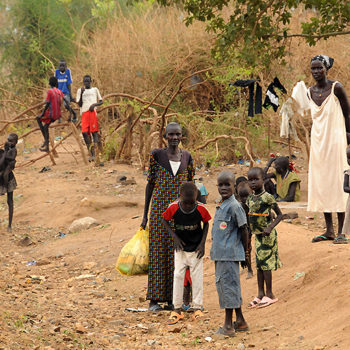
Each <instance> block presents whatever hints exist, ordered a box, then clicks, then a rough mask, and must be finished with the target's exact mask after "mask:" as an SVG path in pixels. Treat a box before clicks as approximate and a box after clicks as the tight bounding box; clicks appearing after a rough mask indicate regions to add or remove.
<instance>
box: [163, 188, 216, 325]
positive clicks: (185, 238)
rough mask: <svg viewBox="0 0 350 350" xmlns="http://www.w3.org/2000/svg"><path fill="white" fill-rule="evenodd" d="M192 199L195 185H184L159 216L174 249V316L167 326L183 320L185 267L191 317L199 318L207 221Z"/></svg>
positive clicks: (204, 209)
mask: <svg viewBox="0 0 350 350" xmlns="http://www.w3.org/2000/svg"><path fill="white" fill-rule="evenodd" d="M196 198H197V187H196V185H195V184H194V183H193V182H185V183H183V184H182V185H181V187H180V198H179V199H178V200H177V201H176V202H174V203H171V204H170V205H169V207H168V208H167V210H166V211H165V212H164V213H163V218H164V225H165V227H166V229H167V230H168V232H169V233H170V234H171V236H172V237H173V239H174V247H175V263H174V264H175V270H174V286H173V305H174V312H172V313H171V315H170V318H169V322H168V324H170V325H171V324H175V323H177V322H178V321H179V320H181V319H183V318H184V316H183V313H182V312H181V305H182V302H183V291H184V278H185V273H186V269H187V267H189V268H190V272H191V280H192V290H193V305H192V309H193V311H194V315H193V317H194V319H197V318H200V317H202V316H203V313H202V311H201V310H202V308H203V256H204V251H205V241H206V238H207V234H208V228H209V223H208V222H209V220H210V219H211V217H210V214H209V212H208V211H207V209H206V208H205V206H204V205H203V204H201V203H199V202H197V201H196ZM171 220H173V222H174V226H175V232H174V231H173V230H172V228H171V226H170V221H171ZM202 223H203V227H202Z"/></svg>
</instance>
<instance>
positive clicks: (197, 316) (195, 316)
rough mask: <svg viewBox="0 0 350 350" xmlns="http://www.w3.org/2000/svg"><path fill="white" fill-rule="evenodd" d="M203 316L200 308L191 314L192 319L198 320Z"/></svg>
mask: <svg viewBox="0 0 350 350" xmlns="http://www.w3.org/2000/svg"><path fill="white" fill-rule="evenodd" d="M203 317H204V314H203V312H202V311H201V310H196V311H195V312H194V314H193V315H192V320H193V321H199V320H201V319H202V318H203Z"/></svg>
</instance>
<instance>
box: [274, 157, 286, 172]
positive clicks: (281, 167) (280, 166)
mask: <svg viewBox="0 0 350 350" xmlns="http://www.w3.org/2000/svg"><path fill="white" fill-rule="evenodd" d="M274 168H275V169H276V173H277V174H280V175H283V174H285V173H286V171H287V170H288V169H289V158H288V157H278V158H276V160H275V162H274Z"/></svg>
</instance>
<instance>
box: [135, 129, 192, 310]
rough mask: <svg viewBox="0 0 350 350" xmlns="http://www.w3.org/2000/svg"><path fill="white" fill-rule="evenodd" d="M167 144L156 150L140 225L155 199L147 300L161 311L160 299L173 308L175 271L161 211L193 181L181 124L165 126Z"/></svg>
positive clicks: (171, 246) (151, 219) (150, 226)
mask: <svg viewBox="0 0 350 350" xmlns="http://www.w3.org/2000/svg"><path fill="white" fill-rule="evenodd" d="M165 138H166V140H167V141H168V147H166V148H162V149H154V150H153V151H152V153H151V157H150V164H149V169H148V179H147V180H148V183H147V186H146V194H145V210H144V215H143V220H142V223H141V227H143V228H144V227H146V224H147V221H148V219H147V216H148V210H149V206H150V203H151V199H152V204H151V212H150V220H149V221H150V222H149V269H148V291H147V300H150V303H149V310H150V311H153V312H156V311H160V310H162V307H161V306H160V305H159V304H158V303H159V302H167V303H168V306H169V307H171V300H172V291H173V273H174V246H173V240H172V237H171V236H170V235H169V234H168V232H167V230H166V228H165V226H164V225H163V223H162V213H163V212H164V211H165V210H166V208H167V207H168V205H169V204H170V203H172V202H174V201H175V200H176V199H177V198H178V196H179V189H180V186H181V184H182V183H184V182H187V181H192V180H193V176H194V167H193V161H192V157H191V154H190V153H189V152H187V151H185V150H182V149H180V148H179V144H180V142H181V139H182V130H181V126H180V125H179V124H178V123H169V124H168V125H167V127H166V129H165Z"/></svg>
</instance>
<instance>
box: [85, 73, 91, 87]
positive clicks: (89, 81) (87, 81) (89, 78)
mask: <svg viewBox="0 0 350 350" xmlns="http://www.w3.org/2000/svg"><path fill="white" fill-rule="evenodd" d="M91 80H92V79H91V77H90V75H88V74H87V75H85V76H84V78H83V84H84V86H85V88H86V89H90V87H91Z"/></svg>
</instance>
